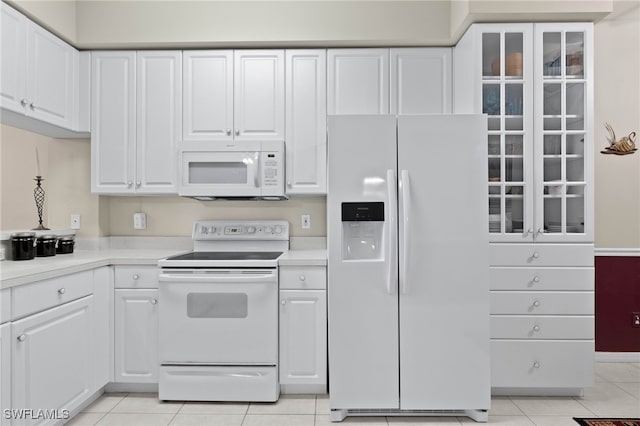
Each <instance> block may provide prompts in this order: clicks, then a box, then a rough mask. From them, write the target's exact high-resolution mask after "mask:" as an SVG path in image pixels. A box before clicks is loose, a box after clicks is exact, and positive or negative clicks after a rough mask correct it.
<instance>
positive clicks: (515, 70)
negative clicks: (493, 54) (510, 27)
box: [504, 33, 523, 78]
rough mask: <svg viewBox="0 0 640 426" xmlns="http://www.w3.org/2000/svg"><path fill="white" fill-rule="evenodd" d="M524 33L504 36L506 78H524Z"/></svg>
mask: <svg viewBox="0 0 640 426" xmlns="http://www.w3.org/2000/svg"><path fill="white" fill-rule="evenodd" d="M522 39H523V36H522V33H505V35H504V50H505V55H504V75H505V77H515V78H522V67H523V57H522V48H523V40H522Z"/></svg>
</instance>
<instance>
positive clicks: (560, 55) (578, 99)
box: [534, 24, 593, 242]
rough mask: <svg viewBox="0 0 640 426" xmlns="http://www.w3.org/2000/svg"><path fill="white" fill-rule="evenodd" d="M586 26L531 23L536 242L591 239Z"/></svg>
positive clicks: (589, 83) (590, 121) (590, 36)
mask: <svg viewBox="0 0 640 426" xmlns="http://www.w3.org/2000/svg"><path fill="white" fill-rule="evenodd" d="M592 30H593V26H592V24H549V25H546V24H535V60H534V64H535V72H534V75H535V87H536V94H535V96H536V101H538V100H539V102H537V103H536V109H535V123H536V124H535V126H536V128H535V135H536V140H535V158H536V167H535V172H534V173H535V176H536V177H535V181H536V182H535V183H536V222H537V225H536V229H537V233H536V241H544V242H574V241H575V242H582V241H585V242H588V241H593V229H592V227H593V171H592V164H593V148H592V147H593V141H592V138H593V55H592V51H593V47H592V46H593V32H592Z"/></svg>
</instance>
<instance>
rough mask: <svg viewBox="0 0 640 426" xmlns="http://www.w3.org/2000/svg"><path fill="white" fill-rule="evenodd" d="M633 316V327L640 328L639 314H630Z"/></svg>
mask: <svg viewBox="0 0 640 426" xmlns="http://www.w3.org/2000/svg"><path fill="white" fill-rule="evenodd" d="M631 315H633V327H636V328H640V312H632V313H631Z"/></svg>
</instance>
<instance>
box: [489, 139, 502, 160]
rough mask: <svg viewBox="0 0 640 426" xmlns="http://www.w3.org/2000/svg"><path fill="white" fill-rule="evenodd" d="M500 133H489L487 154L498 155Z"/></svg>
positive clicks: (499, 150)
mask: <svg viewBox="0 0 640 426" xmlns="http://www.w3.org/2000/svg"><path fill="white" fill-rule="evenodd" d="M501 152H502V151H501V149H500V135H489V149H488V153H489V155H500V153H501Z"/></svg>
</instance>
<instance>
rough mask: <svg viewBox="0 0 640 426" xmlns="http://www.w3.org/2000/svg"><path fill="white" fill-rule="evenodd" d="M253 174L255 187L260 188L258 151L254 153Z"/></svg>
mask: <svg viewBox="0 0 640 426" xmlns="http://www.w3.org/2000/svg"><path fill="white" fill-rule="evenodd" d="M254 161H255V162H254V172H255V174H254V176H253V184H254V185H255V186H256V188H260V153H259V152H256V153H255V154H254Z"/></svg>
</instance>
